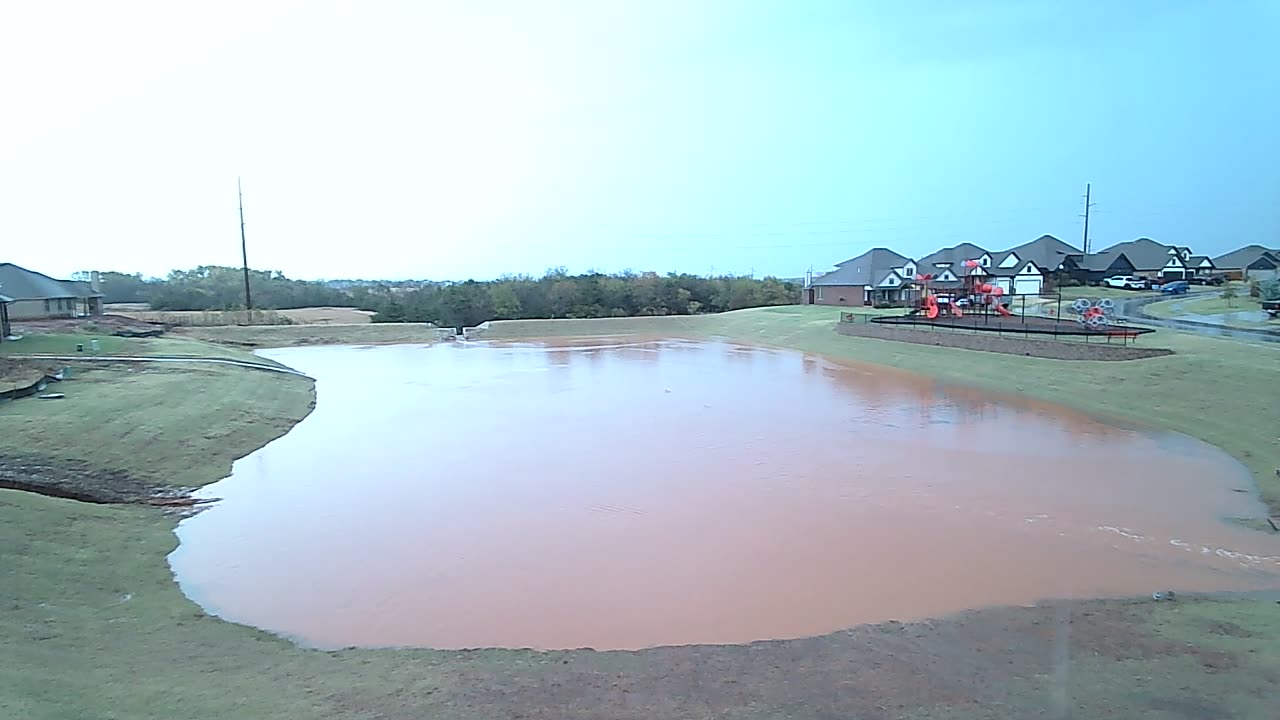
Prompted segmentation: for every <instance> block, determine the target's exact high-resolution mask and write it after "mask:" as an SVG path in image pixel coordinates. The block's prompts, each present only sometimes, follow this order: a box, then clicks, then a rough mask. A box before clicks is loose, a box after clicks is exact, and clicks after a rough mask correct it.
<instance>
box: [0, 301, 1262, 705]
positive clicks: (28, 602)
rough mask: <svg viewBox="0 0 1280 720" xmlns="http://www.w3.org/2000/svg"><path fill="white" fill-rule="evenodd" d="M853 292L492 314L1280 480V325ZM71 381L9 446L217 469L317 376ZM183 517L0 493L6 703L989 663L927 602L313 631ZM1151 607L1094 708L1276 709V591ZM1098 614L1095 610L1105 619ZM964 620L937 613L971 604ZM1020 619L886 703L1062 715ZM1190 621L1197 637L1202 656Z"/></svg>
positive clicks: (1091, 675)
mask: <svg viewBox="0 0 1280 720" xmlns="http://www.w3.org/2000/svg"><path fill="white" fill-rule="evenodd" d="M838 313H839V311H838V310H837V309H832V308H817V307H787V308H771V309H761V310H751V311H741V312H735V313H728V314H725V315H719V316H701V317H675V318H635V319H617V320H614V319H608V320H598V321H590V320H584V321H512V322H501V323H492V324H491V325H490V327H489V330H488V332H487V336H488V337H505V338H530V337H545V336H573V335H587V334H632V335H640V336H680V337H690V338H713V337H719V338H725V339H729V340H733V341H740V342H750V343H758V344H763V345H769V346H775V347H787V348H794V349H799V350H803V351H807V352H816V353H823V354H826V355H829V356H830V357H832V358H835V359H838V360H839V359H843V360H849V361H861V362H871V363H878V364H882V365H886V366H893V367H896V368H900V369H903V370H911V371H917V372H923V373H927V374H929V375H932V376H935V377H938V378H939V379H941V380H943V381H944V382H955V383H963V384H965V385H969V386H973V387H977V388H983V389H987V390H989V391H991V392H992V394H993V396H996V395H997V394H998V393H1002V392H1008V393H1011V394H1015V395H1023V396H1027V397H1034V398H1038V399H1043V400H1050V401H1054V402H1059V403H1063V404H1066V405H1069V406H1072V407H1076V408H1081V409H1085V410H1088V411H1091V412H1095V413H1099V414H1102V415H1107V416H1112V417H1117V418H1123V419H1126V420H1129V421H1134V422H1142V423H1149V424H1152V425H1155V426H1159V427H1166V428H1169V429H1173V430H1179V431H1182V432H1187V433H1189V434H1192V435H1195V436H1197V437H1201V438H1204V439H1205V440H1208V441H1210V442H1213V443H1216V444H1218V445H1220V446H1222V447H1223V448H1224V449H1225V450H1227V451H1228V452H1230V453H1231V454H1233V455H1235V456H1236V457H1238V458H1240V459H1241V460H1242V461H1243V462H1244V463H1245V464H1247V465H1248V466H1249V467H1250V468H1251V469H1252V470H1253V471H1254V473H1255V476H1256V477H1257V478H1258V482H1259V484H1260V485H1261V486H1262V489H1263V492H1264V494H1265V495H1266V497H1267V498H1268V499H1269V500H1270V501H1271V502H1272V503H1273V504H1274V503H1275V502H1276V500H1277V499H1278V498H1280V487H1278V486H1277V481H1276V479H1275V477H1274V468H1275V467H1280V438H1278V437H1277V433H1276V428H1277V427H1280V414H1278V413H1280V409H1278V408H1277V407H1276V404H1275V402H1274V399H1275V393H1274V392H1271V391H1270V390H1269V388H1275V387H1276V383H1277V380H1278V379H1280V348H1270V347H1260V346H1255V345H1246V344H1240V343H1234V342H1231V341H1225V340H1214V339H1209V338H1201V337H1196V336H1190V335H1183V334H1179V333H1172V332H1163V331H1162V332H1160V333H1157V334H1156V335H1154V336H1149V338H1144V340H1143V342H1148V343H1151V344H1157V345H1162V346H1167V347H1171V348H1173V349H1175V350H1176V351H1177V352H1178V354H1177V355H1174V356H1170V357H1166V358H1156V359H1152V360H1143V361H1138V362H1121V363H1100V362H1068V361H1054V360H1039V359H1032V358H1022V357H1015V356H1007V355H998V354H993V353H979V352H970V351H964V350H953V349H946V348H936V347H931V346H923V345H908V344H903V343H893V342H888V341H881V340H872V339H864V338H851V337H843V336H838V335H836V334H835V333H834V332H832V329H831V324H832V323H833V322H834V320H835V319H836V317H837V316H838ZM59 389H60V390H63V391H65V392H66V393H67V396H68V397H67V399H66V400H63V401H58V402H40V401H35V400H27V401H16V402H12V403H6V404H4V405H0V460H3V459H4V458H5V457H7V456H14V455H19V456H22V455H28V454H31V453H37V454H40V455H42V456H47V457H50V458H53V459H64V460H67V461H69V462H70V461H74V462H84V463H92V464H94V465H95V466H99V467H102V468H108V469H112V470H116V471H120V472H128V473H134V474H137V475H139V476H141V477H145V478H149V479H151V480H153V481H155V482H158V483H170V484H174V485H198V484H202V483H207V482H210V481H213V480H216V479H218V478H220V477H222V476H224V475H225V474H226V473H227V472H228V470H229V469H230V465H231V462H232V461H233V460H234V459H235V458H237V457H241V456H243V455H245V454H247V453H249V452H251V451H252V450H254V449H255V448H257V447H259V446H261V445H263V444H264V443H266V442H269V441H270V440H271V439H273V438H275V437H277V436H279V435H280V434H282V433H283V432H285V431H286V430H287V429H288V428H289V427H290V426H291V425H292V423H294V422H296V421H297V420H298V419H300V418H302V417H303V416H304V415H305V414H306V413H307V412H308V410H309V408H310V404H311V402H312V398H313V391H312V384H311V382H310V381H309V380H307V379H305V378H300V377H294V376H287V375H277V374H272V373H263V372H259V371H252V370H246V369H241V368H234V367H221V366H208V367H196V366H186V367H182V368H177V367H163V368H155V369H144V368H132V367H121V366H110V367H103V368H97V369H87V370H85V371H83V372H81V373H78V374H77V375H76V376H75V379H73V380H72V381H71V382H68V383H65V384H64V385H62V386H60V387H59ZM1156 389H1158V392H1157V391H1156ZM1153 502H1158V498H1153ZM278 511H279V512H282V513H285V512H289V511H290V509H289V508H287V507H282V508H278ZM174 522H175V521H174V519H173V518H172V517H170V516H167V515H163V514H161V513H159V512H158V511H155V510H153V509H148V508H142V507H134V506H100V505H89V504H85V503H78V502H73V501H67V500H59V499H53V498H47V497H41V496H37V495H32V494H28V493H21V492H16V491H8V490H0V717H3V718H10V717H12V718H32V719H43V718H59V719H61V718H68V719H70V718H86V717H92V718H218V719H220V720H221V719H224V718H268V717H269V718H281V719H283V720H289V719H291V718H298V719H301V718H322V717H334V718H339V717H340V718H370V719H372V718H418V717H440V718H455V717H456V718H492V717H512V716H515V714H516V713H522V714H523V715H524V716H525V717H530V718H544V717H545V718H551V717H555V718H587V717H599V716H615V717H627V718H649V717H694V716H696V717H725V718H739V719H749V718H760V719H763V718H779V717H800V716H805V717H808V716H815V715H817V716H829V717H850V716H853V715H854V713H851V712H849V711H848V710H847V709H846V705H845V704H846V703H852V702H856V701H858V699H859V698H860V697H861V696H862V695H866V694H867V693H870V692H872V691H871V690H867V689H858V687H857V684H858V683H859V682H861V681H862V680H863V679H864V673H866V674H870V676H871V677H873V678H874V677H876V675H875V673H887V672H890V671H892V670H893V669H894V668H897V671H896V672H897V673H898V674H899V675H900V676H901V677H902V678H903V682H904V683H906V685H905V687H907V688H910V687H912V686H913V685H914V686H917V687H921V688H923V687H929V686H930V685H931V683H933V682H934V681H935V680H934V679H935V677H936V673H941V672H944V668H945V666H948V665H949V664H956V663H958V664H959V665H961V666H965V663H968V662H970V660H956V661H955V663H952V661H951V660H949V659H948V658H947V657H942V658H941V660H935V659H934V658H933V656H932V655H931V654H930V652H931V647H932V646H930V645H928V644H927V643H924V641H920V640H913V639H911V638H912V637H915V636H914V635H910V633H913V632H915V630H913V629H912V628H914V627H916V626H912V625H907V626H898V627H893V626H889V627H886V628H884V629H869V630H867V631H866V632H864V633H862V634H853V633H836V634H834V635H832V636H830V637H829V638H827V639H824V640H822V641H821V642H822V645H821V646H820V647H821V648H823V650H822V652H825V653H828V654H827V655H814V654H813V653H814V652H816V650H815V646H814V645H812V644H805V643H804V642H795V643H790V642H781V643H761V644H756V645H752V646H750V647H747V646H734V647H726V648H674V649H667V650H657V651H643V652H638V653H592V652H576V651H575V652H561V653H534V652H526V651H479V652H438V651H428V650H390V649H388V650H344V651H337V652H323V651H317V650H308V649H303V648H299V647H297V646H295V645H293V644H292V643H290V642H288V641H286V640H282V639H279V638H276V637H273V636H270V635H268V634H266V633H262V632H258V631H255V630H252V629H249V628H246V627H242V626H238V625H232V624H229V623H225V622H222V621H220V620H217V619H215V618H212V617H209V616H207V615H205V614H204V613H203V612H202V611H201V610H200V609H199V608H198V607H197V606H196V605H194V604H193V603H191V602H190V601H188V600H187V599H186V598H185V597H184V596H183V595H182V594H181V592H180V591H179V589H178V588H177V586H176V585H175V584H174V582H173V580H172V577H171V575H170V573H169V569H168V567H167V565H166V563H165V555H166V554H167V553H168V552H169V551H171V550H172V549H173V547H174V546H175V544H176V539H175V537H174V535H173V533H172V529H173V527H174ZM345 531H346V529H343V528H335V532H345ZM1135 607H1137V608H1138V609H1137V610H1134V611H1133V612H1131V613H1129V612H1126V613H1125V614H1124V615H1123V617H1121V618H1120V619H1119V620H1117V619H1115V618H1112V619H1110V620H1105V622H1110V623H1118V624H1115V625H1113V626H1106V627H1111V628H1113V629H1114V630H1115V632H1116V634H1117V636H1118V637H1119V638H1121V639H1118V640H1117V641H1116V642H1117V644H1118V646H1122V647H1120V649H1119V650H1118V651H1117V652H1115V653H1113V654H1105V653H1099V652H1096V648H1094V647H1092V646H1090V647H1088V648H1084V649H1081V650H1079V651H1078V652H1077V654H1076V655H1074V656H1073V664H1072V666H1071V675H1070V681H1069V685H1068V686H1067V687H1065V688H1064V690H1065V696H1066V697H1067V698H1068V701H1069V703H1070V706H1071V707H1072V708H1074V710H1075V716H1076V717H1102V716H1108V717H1149V718H1172V717H1230V716H1236V717H1268V715H1265V714H1264V713H1265V712H1271V711H1272V710H1273V709H1274V708H1273V707H1272V706H1269V705H1268V704H1267V703H1268V702H1270V701H1269V700H1268V693H1269V692H1270V691H1272V690H1274V682H1275V678H1277V677H1280V644H1277V643H1276V642H1275V637H1276V635H1277V633H1280V625H1278V624H1277V623H1278V622H1280V621H1278V619H1277V618H1280V607H1278V606H1276V605H1275V603H1274V602H1273V601H1271V600H1242V601H1238V602H1204V601H1200V602H1195V601H1184V602H1179V603H1176V604H1174V603H1161V604H1147V605H1140V606H1135ZM984 612H998V611H984ZM977 617H979V618H981V617H984V616H983V615H979V616H977ZM1102 617H1103V614H1097V615H1096V616H1095V617H1092V618H1091V619H1089V620H1085V619H1084V618H1083V617H1081V618H1080V619H1079V620H1078V621H1079V622H1081V627H1082V628H1089V627H1093V626H1095V625H1096V624H1098V623H1102V622H1104V620H1103V619H1102ZM947 622H949V621H942V622H941V623H937V624H929V625H928V626H927V627H934V626H935V625H936V626H938V627H956V626H952V625H947V624H946V623H947ZM972 622H973V621H972V620H966V621H965V623H968V624H971V623H972ZM921 627H925V626H921ZM1106 627H1104V628H1103V629H1102V630H1100V631H1099V632H1102V633H1103V634H1104V635H1105V634H1106ZM1224 628H1225V630H1224ZM1032 630H1035V628H1032ZM1073 632H1075V631H1074V630H1073ZM877 633H896V635H893V636H892V637H893V639H891V640H887V641H884V642H888V643H889V645H888V646H887V647H889V648H890V650H891V651H890V652H889V654H888V655H887V656H876V657H878V658H880V659H878V660H875V661H874V662H870V661H869V662H867V663H866V664H859V663H856V662H855V663H853V665H852V669H851V670H849V671H848V674H847V675H838V676H829V675H826V674H824V673H826V672H827V668H828V667H829V666H831V665H832V664H833V663H835V662H839V661H844V660H847V659H848V658H855V659H856V658H859V657H863V654H864V653H867V652H868V646H869V641H867V640H866V638H867V637H878V635H876V634H877ZM903 633H906V634H903ZM1042 634H1043V636H1044V638H1043V640H1037V642H1043V646H1041V645H1036V646H1035V648H1036V652H1037V653H1039V655H1047V653H1050V652H1051V645H1050V644H1049V643H1050V639H1051V637H1052V634H1051V632H1049V631H1048V630H1046V631H1045V632H1044V633H1042ZM899 637H901V639H898V638H899ZM1035 637H1037V638H1039V637H1040V635H1035ZM1074 637H1075V636H1073V638H1074ZM1006 639H1007V638H1006V636H1005V635H1004V634H1001V633H1000V632H998V631H994V630H993V631H992V634H991V635H990V636H989V637H984V638H983V640H984V641H986V640H989V641H990V642H991V646H990V647H989V648H988V649H987V652H986V653H985V654H979V655H977V656H973V657H980V658H984V659H986V662H988V665H984V666H983V667H987V668H991V669H990V670H989V672H991V673H993V674H992V675H991V676H990V682H991V683H994V687H993V688H992V689H991V690H990V691H989V692H990V697H992V698H995V699H996V700H997V701H998V704H988V705H983V706H980V707H978V706H972V705H969V706H956V707H953V706H952V705H951V704H950V703H941V701H939V702H937V703H934V702H932V701H930V702H924V701H920V700H916V699H914V698H916V696H917V695H918V693H915V692H914V691H912V690H907V691H905V692H903V693H902V695H901V696H894V697H886V698H884V699H883V704H884V706H885V707H886V708H887V709H886V710H885V711H884V713H883V714H882V715H881V716H883V717H915V718H925V717H986V718H990V717H1030V716H1041V715H1044V714H1045V713H1046V712H1047V708H1048V706H1049V702H1050V698H1051V697H1052V692H1053V688H1052V685H1053V683H1054V682H1055V679H1054V678H1053V677H1052V676H1050V675H1045V674H1034V673H1026V672H1021V670H1022V669H1021V668H1019V667H1017V666H1015V665H1014V664H1013V663H1014V660H1013V659H1012V657H1013V656H1010V658H1011V659H1009V660H1007V661H1006V660H1005V656H1004V654H1003V653H1004V651H1003V650H1001V643H1002V642H1004V641H1005V640H1006ZM877 642H880V641H877ZM1073 642H1074V640H1073ZM1188 643H1191V644H1193V645H1194V650H1195V651H1196V652H1197V653H1200V654H1198V655H1189V654H1186V653H1185V652H1184V649H1185V648H1187V647H1190V646H1188ZM1039 655H1037V657H1038V656H1039ZM964 657H966V658H968V657H970V656H967V655H966V656H964ZM1213 663H1217V665H1216V666H1214V665H1213ZM975 667H976V666H975ZM884 668H888V669H884ZM913 668H919V669H918V670H913ZM780 679H781V680H780ZM782 680H785V682H782ZM850 688H854V689H850ZM1272 697H1274V695H1272ZM877 702H880V700H877ZM1183 710H1185V711H1186V712H1185V713H1184V712H1182V711H1183ZM1188 713H1189V714H1188Z"/></svg>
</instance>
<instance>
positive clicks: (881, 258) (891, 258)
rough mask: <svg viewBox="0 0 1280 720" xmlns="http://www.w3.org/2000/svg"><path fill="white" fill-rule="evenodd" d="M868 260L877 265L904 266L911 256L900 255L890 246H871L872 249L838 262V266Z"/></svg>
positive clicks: (888, 266)
mask: <svg viewBox="0 0 1280 720" xmlns="http://www.w3.org/2000/svg"><path fill="white" fill-rule="evenodd" d="M868 260H870V261H871V264H872V265H874V266H876V267H887V268H895V267H902V266H903V265H906V264H907V263H909V262H911V258H908V257H905V256H903V255H899V254H898V253H896V252H894V251H892V250H890V249H889V248H882V247H878V248H871V249H870V250H868V251H866V252H864V253H862V254H861V255H859V256H858V257H854V258H849V259H848V260H845V261H844V262H840V263H836V267H838V268H840V267H844V266H845V265H848V264H849V263H852V262H866V261H868Z"/></svg>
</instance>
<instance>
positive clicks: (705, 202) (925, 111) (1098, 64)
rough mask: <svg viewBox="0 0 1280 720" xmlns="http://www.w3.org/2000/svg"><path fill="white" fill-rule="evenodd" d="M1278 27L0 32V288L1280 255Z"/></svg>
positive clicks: (944, 15)
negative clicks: (237, 268)
mask: <svg viewBox="0 0 1280 720" xmlns="http://www.w3.org/2000/svg"><path fill="white" fill-rule="evenodd" d="M1278 7H1280V3H1276V2H1272V1H1271V0H1254V1H1247V0H1240V1H1236V2H1232V1H1230V0H1227V1H1225V2H1177V1H1170V2H1115V3H1113V2H1101V1H1095V0H1083V1H1076V2H1062V3H1056V2H1054V3H1049V2H1044V3H1035V2H1021V1H1016V0H976V1H974V2H923V1H921V0H914V1H909V2H888V1H885V2H880V1H878V0H877V1H872V2H862V3H857V2H797V1H791V2H784V1H779V2H729V1H724V2H711V1H709V0H704V1H698V0H693V1H691V2H690V1H671V2H655V1H653V0H645V1H642V2H607V1H604V0H598V1H597V0H583V1H582V2H440V3H429V2H405V3H392V2H378V3H366V4H361V5H359V6H357V5H356V4H355V3H350V4H339V3H319V2H307V3H301V2H293V3H284V2H281V3H257V2H254V3H242V4H239V5H237V4H235V3H218V4H213V5H205V6H202V7H200V8H199V9H193V6H192V4H187V3H156V4H150V5H147V4H136V3H135V4H127V3H126V4H117V3H109V4H107V3H74V2H73V3H23V4H19V3H6V4H4V5H3V6H0V63H3V66H4V67H6V68H7V70H6V72H5V73H4V74H3V75H0V97H3V98H4V106H5V108H6V110H5V111H4V112H3V113H0V210H2V211H3V223H4V224H3V232H4V238H5V240H4V242H3V244H2V245H0V261H12V262H16V263H19V264H22V265H26V266H28V267H32V268H35V269H41V270H45V271H47V272H50V273H53V274H61V275H65V274H67V273H69V272H71V271H73V270H76V269H82V268H100V269H118V270H127V271H141V272H145V273H148V274H160V273H163V272H165V271H167V270H168V269H170V268H174V267H179V268H186V267H192V266H195V265H198V264H213V263H220V264H235V263H238V261H239V235H238V233H239V229H238V219H237V217H236V207H235V202H236V197H235V182H236V176H237V175H241V176H243V177H244V184H245V202H246V206H247V207H246V215H247V220H248V234H249V241H250V261H251V264H253V265H254V266H255V267H260V268H270V269H279V270H283V271H285V272H286V273H287V274H289V275H291V276H296V277H310V278H315V277H329V278H333V277H429V278H437V279H446V278H453V279H461V278H466V277H477V278H488V277H494V276H497V275H499V274H502V273H507V272H533V273H540V272H541V271H542V270H544V269H545V268H547V267H551V266H557V265H564V266H567V267H568V268H569V269H570V270H573V271H578V270H585V269H588V268H597V269H601V270H608V271H613V270H621V269H624V268H634V269H637V270H647V269H653V270H659V271H667V270H681V271H690V272H697V273H705V272H708V271H711V270H712V269H714V270H715V271H716V272H748V271H751V270H754V271H755V272H756V273H757V274H764V273H772V274H778V275H783V276H799V275H801V274H803V272H804V271H805V270H806V269H807V268H809V267H810V266H813V267H814V268H815V269H818V270H822V269H825V268H828V267H830V266H831V265H832V264H833V263H835V262H838V261H840V260H843V259H845V258H848V257H851V256H853V255H856V254H858V253H859V252H861V251H863V250H865V249H866V248H868V247H872V246H876V245H883V246H886V247H890V248H893V249H895V250H898V251H899V252H902V253H904V254H908V255H913V256H919V255H923V254H925V253H927V252H930V251H932V250H935V249H937V248H938V247H940V246H943V245H950V244H954V243H957V242H962V241H969V242H974V243H977V244H979V245H983V246H986V247H988V248H992V249H999V248H1003V247H1008V246H1012V245H1016V244H1019V243H1022V242H1025V241H1027V240H1031V239H1034V238H1035V237H1038V236H1039V235H1041V234H1043V233H1052V234H1055V235H1057V236H1059V237H1061V238H1063V239H1065V240H1069V241H1072V242H1078V241H1079V238H1080V233H1081V227H1080V221H1079V218H1078V217H1077V216H1078V214H1079V213H1080V212H1081V211H1082V202H1081V198H1080V195H1081V194H1082V193H1083V191H1084V185H1085V183H1086V182H1092V183H1093V189H1094V200H1095V201H1096V202H1097V207H1096V208H1095V213H1096V214H1095V216H1094V220H1093V223H1092V233H1091V234H1092V235H1093V238H1094V243H1095V246H1096V247H1103V246H1105V245H1108V244H1111V243H1114V242H1118V241H1123V240H1130V239H1133V238H1135V237H1138V236H1142V235H1146V236H1150V237H1153V238H1155V239H1157V240H1160V241H1163V242H1169V243H1176V244H1179V245H1189V246H1191V247H1192V248H1193V249H1194V250H1195V251H1196V252H1203V253H1209V254H1218V253H1221V252H1224V251H1226V250H1229V249H1232V248H1235V247H1237V246H1240V245H1243V244H1247V243H1252V242H1260V243H1263V244H1268V245H1272V246H1277V245H1280V130H1277V128H1280V94H1278V93H1277V87H1278V85H1277V83H1280V43H1278V42H1276V38H1277V37H1280V9H1278Z"/></svg>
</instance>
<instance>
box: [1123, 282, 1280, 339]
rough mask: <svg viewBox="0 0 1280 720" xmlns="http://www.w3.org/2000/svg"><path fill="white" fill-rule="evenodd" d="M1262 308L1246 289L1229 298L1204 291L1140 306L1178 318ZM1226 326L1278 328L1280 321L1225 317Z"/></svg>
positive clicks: (1166, 316) (1279, 327)
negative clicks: (1196, 294) (1195, 294)
mask: <svg viewBox="0 0 1280 720" xmlns="http://www.w3.org/2000/svg"><path fill="white" fill-rule="evenodd" d="M1261 309H1262V301H1261V300H1259V299H1258V298H1253V297H1249V296H1248V294H1247V291H1246V292H1244V293H1242V294H1241V297H1236V298H1233V299H1231V300H1229V301H1228V300H1226V299H1224V298H1222V296H1221V295H1220V294H1219V293H1217V292H1213V293H1205V294H1204V296H1202V297H1195V296H1192V297H1189V298H1188V297H1185V296H1184V297H1182V298H1178V299H1173V300H1162V301H1161V302H1154V303H1151V304H1150V305H1146V306H1144V307H1143V308H1142V310H1143V312H1145V313H1147V314H1149V315H1154V316H1155V317H1161V318H1178V317H1184V316H1186V317H1187V318H1188V319H1195V318H1196V316H1197V315H1201V316H1203V315H1226V314H1229V313H1237V312H1248V311H1251V310H1252V311H1259V310H1261ZM1222 324H1224V325H1227V326H1228V327H1240V328H1247V329H1255V328H1267V327H1272V328H1276V329H1278V330H1280V322H1275V321H1270V322H1269V321H1267V320H1265V319H1264V320H1258V321H1252V320H1241V319H1238V318H1233V317H1228V318H1225V319H1224V321H1223V323H1222Z"/></svg>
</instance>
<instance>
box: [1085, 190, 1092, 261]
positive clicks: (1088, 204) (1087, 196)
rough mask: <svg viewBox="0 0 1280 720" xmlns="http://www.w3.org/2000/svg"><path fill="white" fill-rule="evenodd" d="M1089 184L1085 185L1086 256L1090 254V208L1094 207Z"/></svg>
mask: <svg viewBox="0 0 1280 720" xmlns="http://www.w3.org/2000/svg"><path fill="white" fill-rule="evenodd" d="M1089 189H1090V188H1089V183H1085V184H1084V242H1083V244H1084V254H1085V255H1088V254H1089V208H1091V207H1093V203H1091V202H1089Z"/></svg>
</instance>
